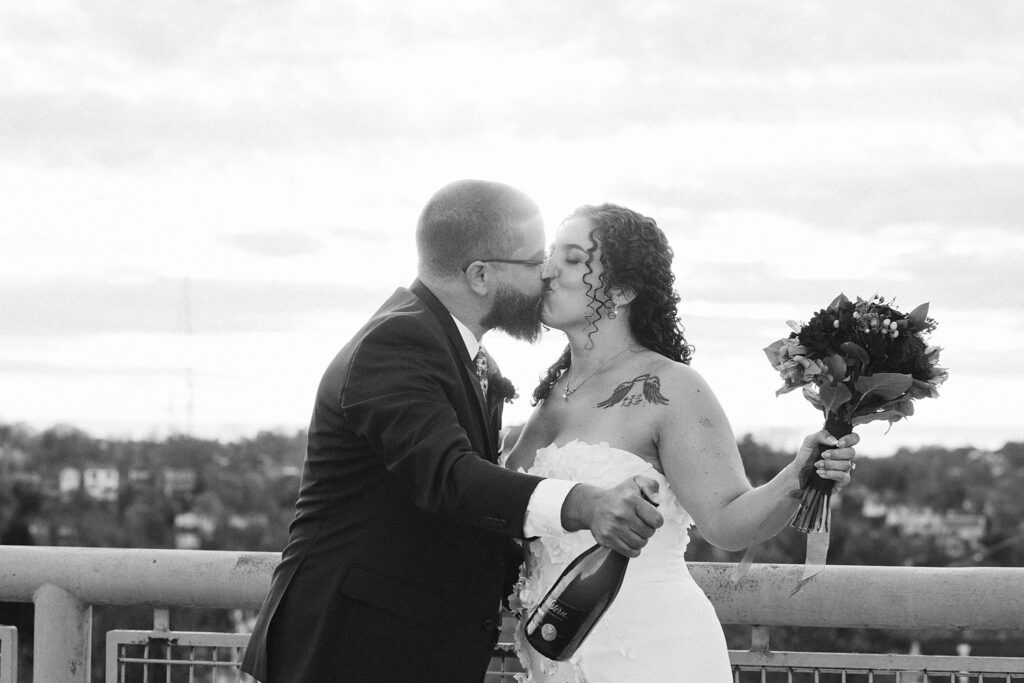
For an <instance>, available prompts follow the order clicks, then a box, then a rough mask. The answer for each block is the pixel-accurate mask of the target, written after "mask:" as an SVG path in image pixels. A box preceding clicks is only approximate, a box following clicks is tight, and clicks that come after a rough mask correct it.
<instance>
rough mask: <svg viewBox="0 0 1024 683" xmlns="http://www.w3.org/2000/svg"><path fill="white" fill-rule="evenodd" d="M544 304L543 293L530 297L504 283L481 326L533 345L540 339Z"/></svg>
mask: <svg viewBox="0 0 1024 683" xmlns="http://www.w3.org/2000/svg"><path fill="white" fill-rule="evenodd" d="M543 303H544V294H543V292H541V293H538V294H537V295H536V296H530V295H529V294H523V293H522V292H520V291H519V290H518V289H516V288H514V287H511V286H508V285H506V284H504V283H502V284H500V285H498V291H497V293H496V294H495V296H494V305H493V306H491V310H490V311H488V312H487V315H485V316H484V318H483V320H481V321H480V324H481V325H483V327H484V329H488V330H489V329H492V328H493V329H499V330H502V331H504V332H506V333H508V334H509V335H510V336H512V337H514V338H516V339H522V340H523V341H525V342H530V343H531V344H532V343H533V342H535V341H537V340H538V339H540V331H541V323H540V308H541V306H542V305H543Z"/></svg>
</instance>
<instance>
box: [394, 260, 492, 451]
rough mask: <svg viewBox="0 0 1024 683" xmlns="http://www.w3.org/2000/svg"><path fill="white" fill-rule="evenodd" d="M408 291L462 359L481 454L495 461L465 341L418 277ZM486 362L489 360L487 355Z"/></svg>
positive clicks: (489, 427)
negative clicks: (480, 429)
mask: <svg viewBox="0 0 1024 683" xmlns="http://www.w3.org/2000/svg"><path fill="white" fill-rule="evenodd" d="M409 291H411V292H412V293H413V294H415V295H416V296H417V297H418V298H419V300H420V301H422V302H423V303H424V305H425V306H426V307H427V309H428V310H429V311H430V312H431V313H433V314H434V317H435V318H437V321H438V323H440V325H441V328H442V329H444V332H445V335H446V336H447V337H448V343H449V344H450V345H451V346H452V348H453V349H454V350H455V352H456V355H457V356H458V358H459V359H460V360H461V361H462V362H461V368H460V371H461V373H462V375H463V379H464V380H468V382H469V384H470V385H471V386H472V387H473V393H474V394H475V396H476V403H477V408H479V411H480V412H479V413H478V415H477V422H478V424H480V425H481V426H482V427H483V430H484V434H485V439H484V441H485V448H486V450H487V452H486V453H483V456H484V457H485V458H487V459H488V460H490V461H491V462H497V458H498V453H497V449H496V445H495V441H496V440H497V436H496V434H495V432H494V430H493V428H492V425H491V419H490V412H489V411H488V410H487V399H486V397H485V396H484V393H483V391H482V390H481V388H480V382H479V379H478V377H477V374H476V365H475V364H474V362H473V359H472V358H470V356H469V350H468V349H466V343H465V342H464V341H463V340H462V335H461V334H460V333H459V328H458V327H456V326H455V320H454V319H452V314H451V313H450V312H449V311H448V309H447V308H445V306H444V304H442V303H441V302H440V300H438V298H437V297H436V296H434V293H433V292H431V291H430V290H429V289H428V288H427V286H426V285H425V284H423V283H422V282H421V281H420V280H419V279H418V278H417V279H416V280H415V281H414V282H413V283H412V285H410V286H409ZM488 362H489V363H490V362H491V360H490V357H489V356H488Z"/></svg>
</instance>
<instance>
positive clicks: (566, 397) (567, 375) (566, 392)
mask: <svg viewBox="0 0 1024 683" xmlns="http://www.w3.org/2000/svg"><path fill="white" fill-rule="evenodd" d="M626 351H629V347H626V348H624V349H622V350H621V351H619V352H618V353H617V354H615V355H614V356H612V357H611V358H609V359H608V360H606V361H605V362H604V363H602V364H601V367H599V368H598V369H597V370H594V371H593V372H592V373H590V374H589V375H587V376H586V377H584V378H583V380H582V381H581V382H580V383H579V384H577V385H576V388H574V389H570V388H569V383H570V382H571V381H572V366H571V365H570V366H569V370H568V372H566V373H565V389H563V390H562V400H563V401H568V400H569V397H570V396H572V395H573V394H575V393H576V392H577V391H579V390H580V387H582V386H583V385H584V384H586V383H587V381H588V380H589V379H590V378H591V377H593V376H594V375H596V374H597V373H599V372H601V371H602V370H604V369H605V368H606V367H608V366H609V365H611V363H612V361H613V360H615V359H616V358H618V357H619V356H621V355H622V354H624V353H625V352H626Z"/></svg>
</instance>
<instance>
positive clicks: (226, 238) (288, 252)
mask: <svg viewBox="0 0 1024 683" xmlns="http://www.w3.org/2000/svg"><path fill="white" fill-rule="evenodd" d="M220 241H221V242H223V243H224V244H227V245H228V246H231V247H235V248H236V249H241V250H242V251H246V252H251V253H254V254H258V255H260V256H273V257H279V258H286V257H289V256H300V255H305V254H315V253H317V252H319V251H320V250H321V248H322V247H323V245H322V244H321V242H320V241H319V240H317V239H315V238H314V237H311V236H310V235H308V234H306V233H303V232H298V231H295V230H277V231H274V232H248V233H240V234H230V235H221V236H220Z"/></svg>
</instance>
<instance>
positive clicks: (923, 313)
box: [907, 301, 928, 325]
mask: <svg viewBox="0 0 1024 683" xmlns="http://www.w3.org/2000/svg"><path fill="white" fill-rule="evenodd" d="M907 317H908V318H910V319H911V320H913V321H914V322H916V323H919V324H921V325H924V323H925V321H926V320H927V319H928V302H927V301H926V302H925V303H923V304H921V305H920V306H918V307H917V308H915V309H914V310H912V311H911V312H910V313H907Z"/></svg>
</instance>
